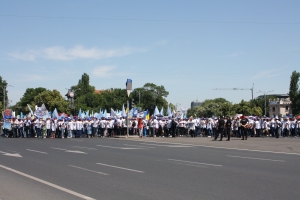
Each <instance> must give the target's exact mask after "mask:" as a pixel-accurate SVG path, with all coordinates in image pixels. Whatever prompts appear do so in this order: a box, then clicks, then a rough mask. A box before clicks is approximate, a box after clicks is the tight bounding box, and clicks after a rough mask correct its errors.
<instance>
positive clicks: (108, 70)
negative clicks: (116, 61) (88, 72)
mask: <svg viewBox="0 0 300 200" xmlns="http://www.w3.org/2000/svg"><path fill="white" fill-rule="evenodd" d="M115 68H116V67H115V66H99V67H96V68H95V69H94V70H93V75H95V76H100V77H109V76H111V75H112V70H114V69H115Z"/></svg>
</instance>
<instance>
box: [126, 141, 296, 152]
mask: <svg viewBox="0 0 300 200" xmlns="http://www.w3.org/2000/svg"><path fill="white" fill-rule="evenodd" d="M131 141H136V142H140V141H138V140H131ZM144 142H149V143H158V144H159V143H167V144H180V145H191V146H193V147H206V148H215V149H228V150H238V151H252V152H261V153H273V154H285V155H297V156H300V153H288V152H277V151H264V150H255V149H239V148H230V147H217V146H209V145H197V144H183V143H170V142H157V141H144Z"/></svg>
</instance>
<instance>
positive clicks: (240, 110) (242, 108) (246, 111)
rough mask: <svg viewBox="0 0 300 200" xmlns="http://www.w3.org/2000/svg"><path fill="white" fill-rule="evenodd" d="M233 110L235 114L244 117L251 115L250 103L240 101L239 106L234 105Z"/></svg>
mask: <svg viewBox="0 0 300 200" xmlns="http://www.w3.org/2000/svg"><path fill="white" fill-rule="evenodd" d="M233 109H234V111H235V113H237V114H243V115H245V116H248V115H252V113H251V112H252V110H251V107H250V102H247V101H244V100H242V101H241V102H240V103H239V104H234V105H233Z"/></svg>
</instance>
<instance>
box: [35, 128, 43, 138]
mask: <svg viewBox="0 0 300 200" xmlns="http://www.w3.org/2000/svg"><path fill="white" fill-rule="evenodd" d="M36 135H37V137H41V136H42V135H41V129H40V128H36Z"/></svg>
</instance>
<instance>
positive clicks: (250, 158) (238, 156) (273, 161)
mask: <svg viewBox="0 0 300 200" xmlns="http://www.w3.org/2000/svg"><path fill="white" fill-rule="evenodd" d="M226 156H227V157H232V158H244V159H252V160H265V161H273V162H285V161H284V160H272V159H266V158H252V157H242V156H231V155H226Z"/></svg>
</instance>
